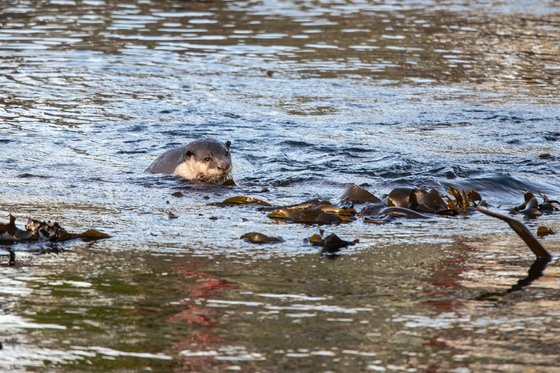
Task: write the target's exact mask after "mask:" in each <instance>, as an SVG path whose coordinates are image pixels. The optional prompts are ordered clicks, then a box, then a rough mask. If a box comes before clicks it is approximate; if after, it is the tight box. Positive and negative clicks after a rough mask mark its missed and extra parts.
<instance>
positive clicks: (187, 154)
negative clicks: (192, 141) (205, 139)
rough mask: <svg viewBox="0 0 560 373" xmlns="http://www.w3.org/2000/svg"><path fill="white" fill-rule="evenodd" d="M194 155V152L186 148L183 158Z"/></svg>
mask: <svg viewBox="0 0 560 373" xmlns="http://www.w3.org/2000/svg"><path fill="white" fill-rule="evenodd" d="M193 155H194V153H193V152H192V151H190V150H187V151H186V152H185V154H184V156H185V159H189V158H190V157H192V156H193Z"/></svg>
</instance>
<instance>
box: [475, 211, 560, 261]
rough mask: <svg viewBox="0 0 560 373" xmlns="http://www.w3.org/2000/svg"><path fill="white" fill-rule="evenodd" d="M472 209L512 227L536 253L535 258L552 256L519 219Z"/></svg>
mask: <svg viewBox="0 0 560 373" xmlns="http://www.w3.org/2000/svg"><path fill="white" fill-rule="evenodd" d="M474 209H475V210H476V211H479V212H481V213H483V214H486V215H488V216H492V217H494V218H498V219H500V220H503V221H505V222H506V223H508V224H509V226H510V227H511V229H513V230H514V232H515V233H517V235H518V236H519V237H521V239H522V240H523V241H524V242H525V243H526V244H527V246H529V249H531V251H532V252H533V254H535V255H536V257H537V258H547V259H551V258H552V256H551V255H550V253H549V252H548V251H546V249H545V248H544V246H543V245H542V244H541V243H540V242H539V240H537V238H536V237H535V236H534V235H533V234H532V233H531V231H530V230H529V229H528V228H527V227H526V226H525V225H524V224H523V223H521V222H520V221H519V220H516V219H513V218H510V217H509V216H506V215H502V214H499V213H497V212H494V211H490V210H487V209H483V208H480V207H474Z"/></svg>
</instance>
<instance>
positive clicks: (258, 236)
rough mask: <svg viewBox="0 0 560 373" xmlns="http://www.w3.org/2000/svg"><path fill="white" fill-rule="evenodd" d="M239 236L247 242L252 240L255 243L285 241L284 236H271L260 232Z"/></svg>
mask: <svg viewBox="0 0 560 373" xmlns="http://www.w3.org/2000/svg"><path fill="white" fill-rule="evenodd" d="M239 238H240V239H242V240H244V241H246V242H250V243H254V244H265V243H280V242H284V239H283V238H282V237H271V236H267V235H266V234H263V233H258V232H249V233H245V234H243V235H242V236H241V237H239Z"/></svg>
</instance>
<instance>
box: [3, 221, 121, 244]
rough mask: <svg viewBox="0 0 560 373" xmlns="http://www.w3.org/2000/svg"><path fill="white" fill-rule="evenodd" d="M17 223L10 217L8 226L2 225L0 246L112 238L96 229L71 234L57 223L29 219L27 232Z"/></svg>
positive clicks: (26, 226) (26, 225) (26, 227)
mask: <svg viewBox="0 0 560 373" xmlns="http://www.w3.org/2000/svg"><path fill="white" fill-rule="evenodd" d="M15 222H16V218H15V217H14V216H12V215H10V217H9V222H8V223H7V224H1V223H0V244H4V245H6V244H14V243H22V242H33V241H43V240H44V241H50V242H63V241H68V240H72V239H76V238H81V239H82V240H84V241H92V240H99V239H104V238H110V237H111V236H109V235H108V234H105V233H102V232H99V231H97V230H95V229H89V230H87V231H85V232H82V233H71V232H68V231H67V230H66V229H64V228H62V227H61V226H60V224H58V223H57V222H50V221H49V222H44V221H40V220H35V219H29V220H28V221H27V224H25V230H23V229H19V228H18V227H17V226H16V224H15Z"/></svg>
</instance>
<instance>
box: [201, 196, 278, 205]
mask: <svg viewBox="0 0 560 373" xmlns="http://www.w3.org/2000/svg"><path fill="white" fill-rule="evenodd" d="M209 205H211V206H221V207H224V206H240V205H260V206H270V203H268V202H265V201H263V200H260V199H258V198H254V197H246V196H235V197H230V198H227V199H225V200H223V201H222V202H214V203H210V204H209Z"/></svg>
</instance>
